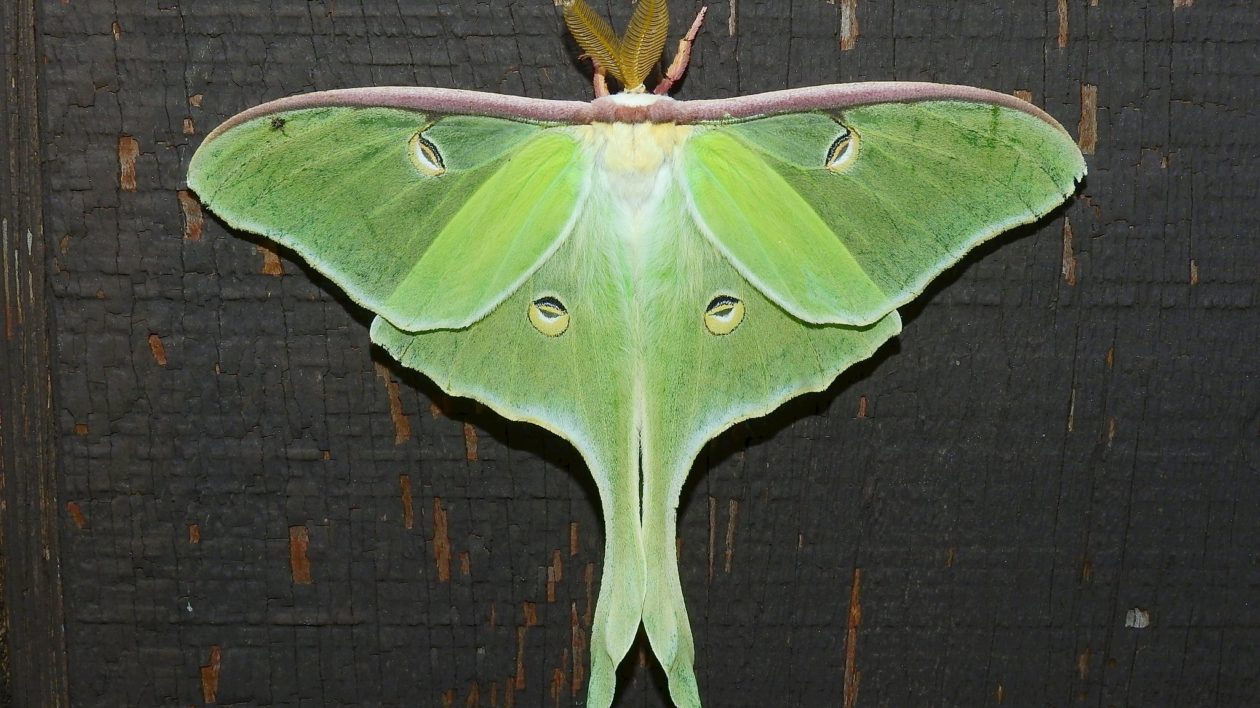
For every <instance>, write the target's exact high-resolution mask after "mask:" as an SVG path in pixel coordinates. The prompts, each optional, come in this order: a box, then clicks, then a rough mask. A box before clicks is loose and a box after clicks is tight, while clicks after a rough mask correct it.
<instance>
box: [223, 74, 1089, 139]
mask: <svg viewBox="0 0 1260 708" xmlns="http://www.w3.org/2000/svg"><path fill="white" fill-rule="evenodd" d="M656 98H657V100H655V101H654V102H652V103H650V104H646V105H639V106H628V105H624V104H622V103H619V102H618V99H617V97H616V96H605V97H602V98H597V99H595V100H594V101H591V102H589V103H586V102H582V101H553V100H548V99H542V98H526V97H523V96H507V95H503V94H497V93H485V92H482V91H465V90H463V89H444V88H427V87H415V86H380V87H365V88H352V89H337V90H333V91H318V92H315V93H306V94H301V95H298V96H289V97H287V98H281V99H277V100H275V101H269V102H267V103H263V104H261V105H258V106H254V107H253V108H250V109H248V110H245V111H243V112H241V113H238V114H236V115H235V116H232V117H231V118H229V119H227V120H226V121H224V122H223V124H222V125H220V126H219V127H217V128H215V129H214V130H213V131H211V133H210V134H209V135H207V136H206V140H207V141H209V140H213V139H214V138H215V137H217V136H218V135H219V134H221V133H223V132H224V131H226V130H229V129H231V128H233V127H235V126H237V125H240V124H241V123H244V122H246V121H248V120H252V119H254V118H260V117H263V116H267V115H271V114H273V113H279V112H282V111H292V110H297V109H301V108H320V107H326V106H346V107H356V106H357V107H369V106H372V107H385V108H401V109H404V110H414V111H420V112H433V113H444V114H449V113H470V114H474V115H484V116H497V117H500V118H518V119H524V120H533V121H540V122H554V123H572V124H587V123H649V122H650V123H681V124H688V123H703V122H707V121H722V120H733V119H740V118H750V117H753V116H763V115H773V114H776V113H792V112H797V111H809V110H841V109H845V108H852V107H855V106H863V105H868V104H872V103H910V102H914V101H950V100H953V101H968V102H974V103H987V104H996V105H999V106H1003V107H1005V108H1012V109H1015V110H1019V111H1023V112H1025V113H1027V114H1029V115H1032V116H1036V117H1037V118H1040V119H1041V120H1044V121H1045V122H1046V123H1048V124H1050V125H1053V126H1055V127H1057V128H1059V129H1060V130H1063V126H1061V125H1059V123H1058V121H1056V120H1055V119H1054V118H1052V117H1051V116H1050V115H1049V114H1048V113H1046V112H1045V111H1043V110H1041V109H1040V108H1038V107H1037V106H1034V105H1033V104H1031V103H1028V102H1027V101H1023V100H1021V99H1018V98H1016V97H1014V96H1011V95H1009V94H1005V93H998V92H997V91H990V90H988V89H982V88H975V87H973V86H958V85H953V84H933V83H925V82H916V81H866V82H859V83H851V84H831V85H829V86H811V87H808V88H798V89H788V90H786V91H771V92H768V93H759V94H754V95H752V96H740V97H737V98H722V99H710V100H699V101H676V100H674V99H672V98H668V97H665V96H661V97H656ZM1064 132H1065V133H1066V132H1067V131H1066V130H1064Z"/></svg>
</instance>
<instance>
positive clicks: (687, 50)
mask: <svg viewBox="0 0 1260 708" xmlns="http://www.w3.org/2000/svg"><path fill="white" fill-rule="evenodd" d="M708 12H709V7H708V6H707V5H706V6H704V7H702V8H700V12H698V13H696V19H695V20H694V21H693V22H692V23H691V29H689V30H687V34H686V35H685V36H683V38H682V39H680V40H678V51H677V52H676V53H675V54H674V61H673V62H672V63H671V64H670V65H669V68H668V69H666V70H665V78H663V79H661V82H660V83H659V84H657V85H656V89H655V90H654V91H653V93H655V94H656V95H658V96H664V95H665V94H667V93H669V90H670V89H672V88H673V87H674V84H675V83H676V82H677V81H679V80H680V79H682V77H683V74H685V73H687V64H689V63H690V62H691V46H692V45H693V44H695V43H696V35H698V34H700V26H701V25H703V24H704V16H705V15H706V14H708Z"/></svg>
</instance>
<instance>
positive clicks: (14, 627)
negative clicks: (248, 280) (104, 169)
mask: <svg viewBox="0 0 1260 708" xmlns="http://www.w3.org/2000/svg"><path fill="white" fill-rule="evenodd" d="M36 15H37V10H36V3H35V2H33V1H31V0H18V1H17V2H13V3H5V5H4V6H3V7H0V28H2V29H0V31H2V32H3V34H0V37H3V43H4V46H5V47H6V51H4V52H3V58H2V59H0V61H3V66H4V71H3V78H4V87H3V89H2V91H3V93H2V95H3V96H4V99H3V103H4V105H3V110H0V114H2V116H3V117H0V136H2V137H0V140H3V142H4V145H5V146H6V149H5V151H4V154H5V160H4V163H3V167H0V278H2V279H3V285H2V286H0V301H2V302H3V310H2V311H0V318H2V319H3V326H2V327H0V330H2V331H3V336H2V337H0V490H3V496H2V497H0V519H2V520H3V524H2V525H0V568H2V570H0V585H2V587H3V590H4V598H3V610H4V612H3V615H4V617H3V619H4V627H5V631H4V633H3V642H4V651H3V652H0V657H3V658H4V659H5V660H6V662H7V666H5V667H0V668H3V669H4V670H3V671H0V675H2V676H3V677H4V683H3V685H0V703H2V704H4V705H15V706H54V707H55V706H66V705H69V703H68V701H67V693H66V691H67V681H66V647H65V632H64V627H63V619H64V615H63V612H62V583H61V568H60V563H61V546H60V543H59V537H58V534H59V532H60V531H61V529H62V528H63V523H62V516H61V514H62V513H63V506H62V503H61V501H60V496H59V494H58V485H57V455H56V433H57V419H56V413H55V410H54V404H53V376H54V373H55V372H54V362H53V359H52V357H53V348H52V345H51V330H50V325H51V316H52V306H51V303H50V298H49V292H48V282H47V268H48V266H47V258H46V254H47V251H48V249H47V248H46V244H45V239H46V232H45V229H44V211H43V210H44V206H45V205H44V191H43V187H44V183H43V164H42V160H41V152H42V146H41V132H42V131H41V126H40V115H41V113H40V108H41V104H40V101H41V96H40V81H39V71H40V68H41V66H42V63H43V62H42V53H41V51H40V46H39V37H38V34H37V31H36V21H35V18H36ZM64 513H65V514H66V517H65V518H66V522H65V525H69V524H70V523H71V520H73V522H74V525H75V527H77V528H82V527H83V526H82V525H86V524H87V518H86V517H85V516H84V515H83V513H82V511H81V510H79V509H78V507H77V506H66V507H64ZM81 524H82V525H81Z"/></svg>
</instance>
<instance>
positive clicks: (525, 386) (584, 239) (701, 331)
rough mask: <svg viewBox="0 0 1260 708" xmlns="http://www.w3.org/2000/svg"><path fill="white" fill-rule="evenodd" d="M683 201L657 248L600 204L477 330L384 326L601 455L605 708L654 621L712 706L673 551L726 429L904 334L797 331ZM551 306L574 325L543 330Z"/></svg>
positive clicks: (595, 664)
mask: <svg viewBox="0 0 1260 708" xmlns="http://www.w3.org/2000/svg"><path fill="white" fill-rule="evenodd" d="M668 194H669V195H668V196H666V197H665V198H664V199H663V200H662V201H661V202H660V203H658V204H657V209H656V210H655V211H654V212H653V213H652V214H649V215H644V216H645V218H646V219H647V220H648V223H646V224H644V225H643V228H642V230H641V233H640V234H639V235H641V236H643V237H645V238H647V239H648V240H649V241H648V243H637V244H636V242H635V240H633V239H624V238H621V236H622V233H619V232H623V233H624V232H625V231H627V229H626V227H625V226H624V225H616V224H613V225H610V224H609V223H608V222H609V217H608V215H610V214H613V213H615V212H616V210H617V208H618V201H619V200H618V199H617V198H615V197H609V196H608V195H606V194H604V195H602V196H601V195H600V194H599V193H596V196H594V197H593V201H592V202H591V203H590V204H589V205H588V208H587V209H586V210H585V211H584V216H583V218H581V219H580V220H579V222H578V225H577V227H576V229H575V231H574V233H573V235H572V236H571V237H570V238H569V239H567V240H566V242H565V243H564V245H562V246H561V248H560V250H559V251H557V252H556V254H555V256H553V257H552V258H551V259H550V260H548V261H547V263H546V264H544V265H543V267H542V268H540V269H539V270H538V271H537V272H536V273H535V274H534V275H533V276H531V277H530V279H529V280H528V281H527V282H526V283H525V284H524V285H523V286H522V287H521V288H520V289H519V290H518V291H517V292H516V293H514V294H513V295H511V296H510V297H509V298H507V299H506V300H505V301H504V302H503V304H502V305H501V306H500V307H499V308H497V309H496V310H495V311H494V312H493V313H491V314H490V316H488V317H487V318H486V319H484V320H482V321H480V322H477V323H475V324H473V325H471V326H470V327H468V328H466V329H463V330H459V331H452V330H437V331H431V332H405V331H402V330H400V329H398V328H397V327H395V326H393V325H391V324H390V323H389V322H387V321H385V320H384V319H383V318H379V317H378V318H377V319H376V321H375V322H374V324H373V326H372V338H373V341H375V342H377V343H378V344H381V345H382V346H383V347H385V349H386V350H388V351H389V352H390V354H392V355H393V356H395V357H396V358H398V360H399V361H401V362H402V363H403V364H405V365H407V366H409V367H412V368H415V369H418V370H420V371H424V372H426V373H427V374H428V375H429V376H430V377H432V378H433V380H434V381H435V382H436V383H438V385H440V386H441V387H442V388H443V389H445V390H447V391H449V392H451V393H454V394H457V395H464V396H470V397H472V398H475V399H477V400H479V401H483V402H485V403H486V404H487V405H489V406H490V407H492V408H494V409H495V410H496V411H498V412H499V413H501V414H503V415H505V416H507V417H509V418H514V419H517V420H525V421H529V422H533V423H536V424H538V425H541V426H543V427H545V428H547V429H549V430H552V431H553V432H555V433H557V434H559V435H561V436H562V437H564V438H566V439H568V440H570V441H572V442H573V444H574V445H575V447H577V449H578V450H579V452H581V454H582V456H583V458H584V459H585V460H586V462H587V465H588V467H589V468H590V470H591V473H592V476H593V477H594V478H595V481H596V484H597V486H598V488H599V492H600V499H601V504H602V511H603V515H604V523H605V539H606V547H605V552H604V571H603V579H602V581H601V586H600V596H599V601H598V603H597V604H596V615H595V620H594V625H593V627H592V637H591V644H590V651H591V675H590V683H589V686H588V705H592V706H606V705H609V704H610V703H611V701H612V698H613V690H614V688H615V678H616V667H617V664H618V663H619V662H620V661H621V658H622V657H623V656H625V654H626V652H627V651H628V650H629V648H630V646H631V644H632V642H633V640H634V637H635V635H636V633H637V631H638V628H639V624H640V621H642V623H643V624H644V626H645V627H646V629H647V632H648V635H649V638H650V640H651V643H652V648H653V651H654V653H655V654H656V655H657V657H658V658H659V659H660V661H661V664H662V665H663V666H664V667H665V669H666V673H667V675H668V677H669V682H670V692H671V694H672V696H673V698H674V701H675V702H676V703H677V704H678V705H681V706H694V705H699V704H700V699H699V692H698V688H697V685H696V679H695V675H694V670H693V667H692V665H693V659H694V648H693V644H692V636H691V630H690V627H689V624H688V622H687V614H686V608H685V604H684V601H683V595H682V586H681V583H680V581H679V575H678V564H677V560H676V552H675V544H674V538H675V527H676V523H675V517H676V513H677V508H678V496H679V493H680V491H681V487H682V483H683V481H684V480H685V479H686V476H687V473H688V471H689V470H690V469H691V464H692V461H693V460H694V459H695V457H696V455H697V454H698V453H699V451H700V448H701V447H702V446H703V445H704V444H705V442H707V441H708V440H709V439H711V438H712V437H713V436H714V435H716V434H717V433H718V432H720V431H721V430H724V429H726V428H728V427H730V426H731V425H733V424H735V423H736V422H738V421H740V420H744V419H746V418H752V417H756V416H760V415H764V414H765V413H768V412H769V411H771V410H773V409H774V408H776V407H777V406H778V405H779V404H781V403H782V402H783V401H785V400H787V399H789V398H792V397H794V396H797V395H799V394H801V393H804V392H807V391H817V390H821V389H824V388H826V387H827V386H828V385H829V384H830V383H831V381H832V380H833V379H834V378H835V376H836V375H837V374H838V373H839V372H840V371H842V370H844V369H845V368H847V367H848V366H850V365H851V364H853V363H854V362H856V361H860V360H861V359H865V358H866V357H868V356H870V355H871V354H872V353H873V352H874V351H875V349H876V348H877V347H878V346H879V345H880V344H882V343H883V342H884V341H886V340H887V339H888V338H889V337H892V336H893V335H895V334H896V333H897V332H898V331H899V330H900V320H899V319H898V317H897V315H896V313H892V314H890V315H889V316H888V317H886V318H884V319H882V320H881V321H880V322H878V323H876V324H874V325H871V326H869V327H861V328H859V327H846V326H818V325H811V324H807V323H803V322H801V321H799V320H797V319H795V318H794V317H792V316H791V315H790V314H788V313H787V312H784V311H783V310H782V309H781V308H779V307H778V306H777V305H775V304H774V303H773V302H771V301H770V300H768V299H767V298H766V297H765V296H763V295H762V294H761V293H760V292H759V291H758V290H757V288H755V287H753V286H752V285H751V284H750V283H749V282H748V281H747V280H746V279H745V278H744V277H743V276H742V275H740V274H739V272H738V271H737V270H736V269H735V268H733V267H732V266H731V265H730V264H729V263H728V262H727V261H726V260H725V259H724V258H723V257H722V256H721V255H720V254H719V253H718V252H717V251H716V250H715V249H714V248H713V247H712V246H711V245H710V244H709V243H708V242H707V241H706V240H705V238H704V237H703V236H702V235H701V234H700V232H699V231H698V230H697V229H696V227H695V225H694V223H693V222H691V221H690V217H689V214H688V213H687V209H686V206H685V203H684V200H683V199H682V193H681V191H680V190H677V189H675V190H671V191H670V192H669V193H668ZM639 248H642V249H643V251H642V253H638V252H637V251H638V249H639ZM643 254H651V257H650V258H648V259H646V261H645V262H644V261H639V259H638V256H639V255H643ZM540 306H546V307H550V308H552V310H553V312H558V313H561V314H560V316H561V317H563V322H562V324H558V325H556V326H554V327H549V326H547V325H546V324H543V323H539V322H538V321H537V320H538V318H537V317H535V316H534V313H535V312H536V311H537V308H539V307H540ZM640 489H641V490H642V492H641V494H642V496H640Z"/></svg>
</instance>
